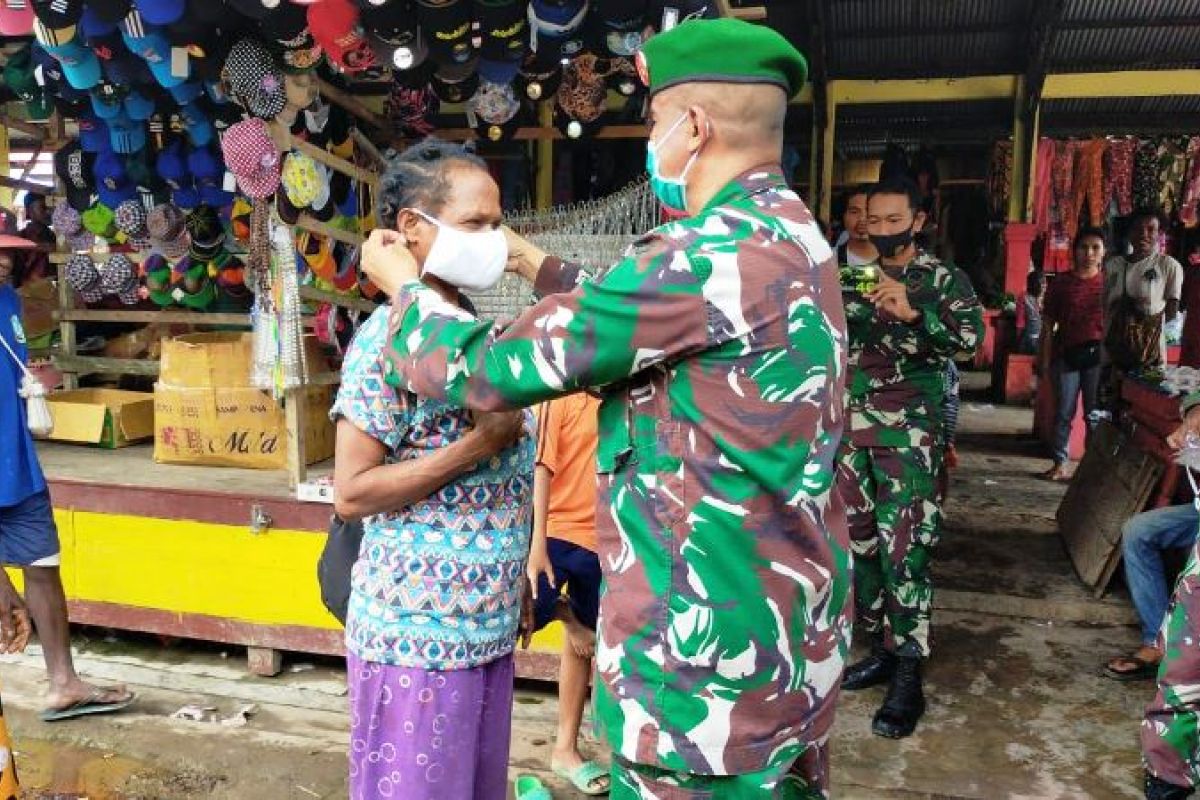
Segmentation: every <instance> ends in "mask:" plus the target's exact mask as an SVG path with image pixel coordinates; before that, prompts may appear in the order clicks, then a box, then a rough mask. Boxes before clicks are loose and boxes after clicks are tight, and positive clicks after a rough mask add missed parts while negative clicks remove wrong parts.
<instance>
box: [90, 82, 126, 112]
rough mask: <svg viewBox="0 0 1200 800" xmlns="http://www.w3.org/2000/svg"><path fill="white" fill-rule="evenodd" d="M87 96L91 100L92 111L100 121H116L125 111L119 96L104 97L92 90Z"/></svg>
mask: <svg viewBox="0 0 1200 800" xmlns="http://www.w3.org/2000/svg"><path fill="white" fill-rule="evenodd" d="M89 96H90V97H91V98H92V111H93V112H94V113H95V114H96V116H97V117H100V118H101V119H116V118H117V117H119V116H121V114H122V113H123V112H124V111H125V106H124V105H122V102H121V97H120V95H106V94H104V93H103V92H101V91H99V90H98V89H93V90H92V91H91V92H90V93H89Z"/></svg>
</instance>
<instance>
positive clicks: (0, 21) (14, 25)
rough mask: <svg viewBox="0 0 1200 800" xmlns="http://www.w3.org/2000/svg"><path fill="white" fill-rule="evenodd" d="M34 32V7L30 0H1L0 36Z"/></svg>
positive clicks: (24, 34) (23, 34)
mask: <svg viewBox="0 0 1200 800" xmlns="http://www.w3.org/2000/svg"><path fill="white" fill-rule="evenodd" d="M31 33H33V7H32V6H31V5H29V0H0V36H28V35H29V34H31Z"/></svg>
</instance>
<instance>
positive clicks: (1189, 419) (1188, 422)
mask: <svg viewBox="0 0 1200 800" xmlns="http://www.w3.org/2000/svg"><path fill="white" fill-rule="evenodd" d="M1189 434H1190V435H1191V436H1192V438H1194V439H1200V406H1192V407H1191V408H1190V409H1188V412H1187V414H1185V415H1184V417H1183V423H1182V424H1181V425H1180V426H1179V427H1178V428H1176V429H1175V431H1174V432H1173V433H1172V434H1171V435H1170V436H1168V437H1167V444H1168V445H1170V446H1171V449H1172V450H1182V449H1183V448H1184V447H1186V446H1187V441H1188V436H1189Z"/></svg>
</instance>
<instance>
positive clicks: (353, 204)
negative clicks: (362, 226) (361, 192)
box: [337, 189, 358, 218]
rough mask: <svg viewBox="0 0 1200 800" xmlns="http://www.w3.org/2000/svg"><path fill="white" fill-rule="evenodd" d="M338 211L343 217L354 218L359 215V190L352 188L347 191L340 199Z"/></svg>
mask: <svg viewBox="0 0 1200 800" xmlns="http://www.w3.org/2000/svg"><path fill="white" fill-rule="evenodd" d="M337 212H338V213H339V214H341V215H342V216H343V217H350V218H354V217H357V216H358V192H356V191H354V190H353V189H351V190H350V191H349V192H346V196H345V197H343V198H341V199H340V200H338V202H337Z"/></svg>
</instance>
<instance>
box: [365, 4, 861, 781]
mask: <svg viewBox="0 0 1200 800" xmlns="http://www.w3.org/2000/svg"><path fill="white" fill-rule="evenodd" d="M643 57H644V64H643V65H642V66H643V68H642V72H643V78H644V79H645V80H646V82H647V84H648V85H649V88H650V97H651V103H650V115H651V119H650V126H651V128H650V147H649V155H648V168H649V171H650V173H651V179H652V180H651V183H652V186H653V187H654V191H655V193H656V194H657V195H658V197H659V199H660V201H662V202H663V204H664V205H665V206H667V207H669V208H671V209H673V210H675V211H677V212H680V214H681V215H682V218H681V219H679V220H678V221H675V222H671V223H668V224H666V225H663V226H661V227H659V228H656V229H655V230H653V231H651V232H650V233H649V234H647V235H646V236H644V237H642V238H641V239H639V240H638V241H637V242H635V243H634V245H633V246H632V248H631V250H630V251H629V253H628V254H627V256H626V257H625V258H624V260H622V261H620V262H619V263H617V264H615V265H613V266H612V267H610V268H608V269H607V270H605V271H603V272H601V273H600V274H599V275H598V276H596V277H595V278H592V279H586V280H584V279H581V277H580V271H579V269H578V267H576V266H573V265H570V264H566V263H563V262H561V261H559V260H558V259H555V258H552V257H547V256H546V254H545V253H543V252H542V251H540V250H538V249H537V248H536V247H534V246H532V245H531V244H529V243H528V242H525V241H523V240H521V239H520V238H519V237H516V236H515V235H514V234H511V233H508V235H509V237H510V238H509V247H510V264H511V265H512V266H513V268H515V269H516V270H517V271H519V272H520V273H521V274H523V275H524V276H525V277H527V278H528V279H530V280H532V281H533V282H534V283H535V287H536V290H537V292H538V294H539V295H540V296H541V298H542V299H541V300H540V302H538V303H537V304H536V305H535V306H534V307H533V308H532V309H530V310H528V311H527V312H526V313H525V314H523V315H522V316H521V317H520V318H519V319H518V320H516V322H514V323H513V324H512V325H511V326H509V327H507V328H506V329H504V330H503V331H500V330H497V329H496V328H495V327H494V326H493V325H491V324H489V323H481V322H478V321H476V320H473V319H470V318H468V317H465V316H464V315H462V314H460V313H458V311H457V310H456V309H454V308H452V307H451V306H449V305H447V304H446V303H444V302H442V301H441V300H440V299H439V297H438V296H437V295H436V294H435V293H433V292H430V291H428V290H427V289H426V288H425V287H424V286H423V285H422V284H421V283H419V282H416V281H415V280H414V278H415V276H416V272H415V266H414V263H413V262H412V259H411V257H409V256H408V255H407V252H406V251H405V250H404V249H403V246H402V243H396V242H395V237H394V236H392V235H389V234H388V233H386V232H382V231H376V232H375V233H374V234H373V235H372V238H371V240H370V241H369V242H368V244H367V245H366V247H365V249H364V266H365V267H366V269H367V271H368V274H370V275H371V277H372V278H373V279H374V280H375V281H376V283H377V285H379V286H381V287H382V288H383V289H384V290H385V291H387V292H388V293H389V294H390V295H391V296H392V297H393V298H394V323H393V324H394V326H395V327H396V328H397V334H396V336H395V339H394V342H393V348H394V351H393V353H392V359H393V364H394V366H395V372H394V376H395V379H396V380H397V381H399V382H400V383H402V384H403V385H406V386H408V387H409V388H410V389H412V390H413V391H416V392H417V393H418V394H420V395H424V396H430V397H446V398H449V399H450V400H451V401H452V402H454V403H458V404H462V405H464V406H468V407H470V408H475V409H482V410H488V409H493V410H495V409H501V408H505V409H508V408H515V407H519V406H525V405H531V404H534V403H539V402H542V401H544V400H548V399H550V398H553V397H556V396H560V395H563V394H567V393H570V392H574V391H579V390H580V389H583V388H585V387H596V388H597V389H598V391H599V392H600V393H601V394H602V396H603V404H602V406H601V408H600V412H599V430H600V439H599V447H598V453H597V462H598V470H599V473H600V475H599V500H598V502H599V507H598V511H597V515H596V523H597V528H598V531H597V539H598V541H597V544H598V550H599V555H600V560H601V564H602V567H603V569H604V576H605V584H604V588H603V589H602V593H601V606H600V622H599V630H598V633H597V643H596V644H597V652H596V669H597V673H598V676H597V681H596V698H595V712H596V718H597V721H598V724H599V729H600V730H601V732H602V733H603V735H604V736H605V737H606V739H607V741H608V742H609V743H610V744H611V746H612V749H613V751H614V759H613V780H612V797H613V798H615V799H616V800H623V799H625V798H635V797H641V798H663V799H664V800H665V798H679V797H693V796H695V797H700V796H703V797H706V798H709V797H711V798H730V799H732V798H747V799H749V798H764V799H765V798H808V797H822V796H825V794H826V792H827V775H828V769H827V760H826V756H825V740H826V737H827V734H828V731H829V729H830V726H831V724H832V722H833V713H834V704H835V700H836V695H837V685H838V680H839V678H840V676H841V672H842V667H843V664H844V658H845V654H846V652H847V648H848V644H849V633H850V618H849V611H850V602H849V599H850V591H851V579H850V558H849V541H848V533H847V529H846V526H845V515H844V511H843V508H842V505H841V503H840V502H839V500H838V498H837V493H836V491H835V489H834V461H835V458H836V454H837V448H838V445H839V443H840V441H841V438H842V417H843V409H844V403H843V388H844V369H845V344H846V340H845V321H844V315H843V310H842V302H841V295H840V291H839V286H838V280H837V271H836V269H835V266H834V263H833V257H832V256H833V254H832V251H831V250H830V247H829V245H828V244H827V243H826V242H825V240H824V238H823V237H822V236H821V235H820V232H819V229H818V227H817V225H816V223H815V222H814V220H813V217H812V215H811V214H810V213H809V211H808V209H807V208H806V207H805V205H804V203H803V202H802V201H801V200H800V198H799V197H797V195H796V194H795V193H794V192H792V191H791V190H790V189H789V188H788V186H787V182H786V181H785V180H784V178H783V176H782V174H781V173H780V167H779V160H780V154H781V149H782V133H783V119H784V113H785V110H786V102H787V98H789V97H791V96H793V95H794V94H795V93H796V92H798V91H799V89H800V88H801V85H802V83H803V81H804V76H805V72H806V67H805V64H804V61H803V58H802V57H801V56H800V54H799V53H797V52H796V51H795V49H794V48H793V47H792V46H791V45H790V44H788V43H787V41H786V40H785V39H783V37H781V36H779V35H778V34H777V33H775V32H774V31H771V30H770V29H768V28H765V27H761V26H756V25H752V24H749V23H745V22H741V21H738V20H733V19H719V20H697V21H688V22H685V23H683V24H681V25H679V26H678V27H676V28H674V29H672V30H671V31H669V32H666V33H663V34H659V35H657V36H655V37H653V38H652V39H650V40H649V41H648V42H647V44H646V46H645V48H644V51H643Z"/></svg>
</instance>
